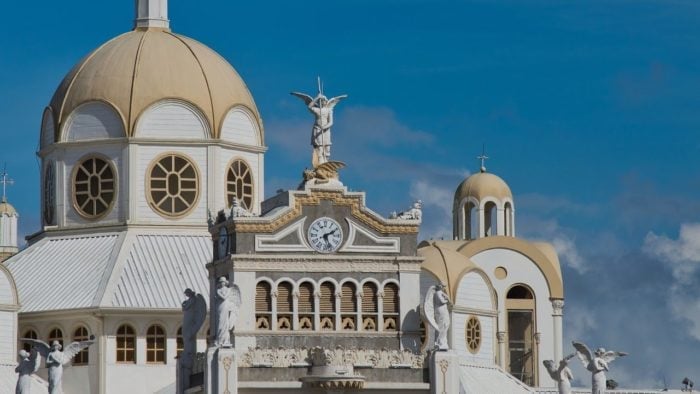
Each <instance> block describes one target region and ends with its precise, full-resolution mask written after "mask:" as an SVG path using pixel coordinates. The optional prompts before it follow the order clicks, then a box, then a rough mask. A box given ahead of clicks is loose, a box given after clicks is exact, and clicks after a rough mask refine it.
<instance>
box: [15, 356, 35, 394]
mask: <svg viewBox="0 0 700 394" xmlns="http://www.w3.org/2000/svg"><path fill="white" fill-rule="evenodd" d="M19 358H20V361H19V365H18V366H17V367H16V368H15V372H17V373H18V374H19V377H18V378H17V387H16V388H15V394H29V390H30V388H31V387H32V374H33V373H34V372H36V371H37V370H38V369H39V362H40V361H41V360H40V359H39V354H38V353H37V351H36V349H32V351H31V352H28V351H26V350H24V349H22V350H20V351H19Z"/></svg>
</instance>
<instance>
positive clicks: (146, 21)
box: [134, 0, 170, 29]
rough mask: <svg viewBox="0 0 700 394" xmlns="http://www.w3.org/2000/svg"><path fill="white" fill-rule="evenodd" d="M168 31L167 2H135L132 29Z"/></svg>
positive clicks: (141, 0) (159, 0)
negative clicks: (134, 17) (160, 29)
mask: <svg viewBox="0 0 700 394" xmlns="http://www.w3.org/2000/svg"><path fill="white" fill-rule="evenodd" d="M152 27H156V28H162V29H169V28H170V21H169V20H168V0H136V19H135V20H134V28H136V29H138V28H147V29H148V28H152Z"/></svg>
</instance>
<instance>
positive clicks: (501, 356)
mask: <svg viewBox="0 0 700 394" xmlns="http://www.w3.org/2000/svg"><path fill="white" fill-rule="evenodd" d="M496 337H497V338H498V365H500V366H501V368H503V369H505V370H506V371H507V370H508V368H507V366H506V332H505V331H499V332H497V333H496Z"/></svg>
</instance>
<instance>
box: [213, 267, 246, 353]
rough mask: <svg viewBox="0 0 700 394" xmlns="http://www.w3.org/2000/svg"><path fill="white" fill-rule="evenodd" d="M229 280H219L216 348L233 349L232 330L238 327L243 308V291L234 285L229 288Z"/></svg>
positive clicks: (224, 278) (222, 278) (223, 278)
mask: <svg viewBox="0 0 700 394" xmlns="http://www.w3.org/2000/svg"><path fill="white" fill-rule="evenodd" d="M228 284H229V283H228V279H226V277H225V276H222V277H221V278H219V284H218V288H217V289H216V302H217V303H218V305H217V308H216V312H217V317H218V320H217V325H216V346H221V347H231V346H232V345H231V330H233V327H234V326H235V325H236V319H237V318H238V308H239V307H240V306H241V291H240V289H239V288H238V286H237V285H236V284H235V283H234V284H233V285H231V287H229V285H228Z"/></svg>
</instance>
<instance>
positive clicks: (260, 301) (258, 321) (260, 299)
mask: <svg viewBox="0 0 700 394" xmlns="http://www.w3.org/2000/svg"><path fill="white" fill-rule="evenodd" d="M271 319H272V295H271V293H270V284H269V283H267V282H258V284H257V285H256V286H255V328H256V329H258V330H271V329H272V325H271V324H270V320H271Z"/></svg>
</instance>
